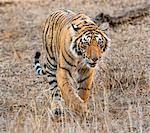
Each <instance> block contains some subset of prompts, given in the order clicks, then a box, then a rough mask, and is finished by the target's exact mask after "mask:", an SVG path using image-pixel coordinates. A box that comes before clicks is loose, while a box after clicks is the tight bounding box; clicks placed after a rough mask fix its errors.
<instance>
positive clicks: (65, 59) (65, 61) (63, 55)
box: [62, 52, 76, 67]
mask: <svg viewBox="0 0 150 133" xmlns="http://www.w3.org/2000/svg"><path fill="white" fill-rule="evenodd" d="M62 56H63V58H64V60H65V62H66V63H67V64H68V65H70V66H71V67H76V66H75V65H73V64H71V63H70V62H69V61H67V59H66V58H65V56H64V54H63V52H62Z"/></svg>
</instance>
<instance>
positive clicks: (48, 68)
mask: <svg viewBox="0 0 150 133" xmlns="http://www.w3.org/2000/svg"><path fill="white" fill-rule="evenodd" d="M40 55H41V54H40V52H36V54H35V61H34V68H35V71H36V74H37V75H46V77H47V81H48V83H49V95H50V107H51V111H52V114H53V115H54V117H59V116H61V115H63V113H64V112H63V108H62V104H63V100H62V97H61V93H60V89H59V88H58V85H57V80H56V71H57V65H56V62H55V61H53V60H49V59H48V58H47V64H45V65H44V69H43V68H42V66H41V64H40V61H39V59H40Z"/></svg>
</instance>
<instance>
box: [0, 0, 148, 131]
mask: <svg viewBox="0 0 150 133" xmlns="http://www.w3.org/2000/svg"><path fill="white" fill-rule="evenodd" d="M144 4H148V1H147V0H115V1H112V0H93V1H91V0H80V1H75V0H47V1H46V0H26V1H21V0H20V1H19V0H3V1H2V0H1V1H0V132H1V133H3V132H11V133H12V132H18V133H21V132H36V133H41V132H43V133H47V132H55V133H56V132H71V133H72V132H81V133H82V132H83V133H91V132H100V133H106V132H108V133H128V132H139V133H148V132H150V38H149V37H150V17H149V16H147V17H145V18H143V19H141V21H137V22H136V23H134V25H133V24H132V23H130V24H124V25H120V26H119V27H117V28H114V29H110V38H111V40H112V43H111V49H110V51H108V52H107V53H106V55H105V56H104V59H103V62H99V67H98V68H97V72H96V75H95V81H94V84H93V88H92V92H91V99H90V102H89V110H90V112H89V114H88V115H87V116H86V117H85V118H84V119H82V120H81V118H80V117H78V116H76V115H75V114H74V113H73V112H70V111H68V113H67V116H69V118H67V116H66V118H64V119H63V121H62V122H59V123H58V122H55V121H52V119H51V111H50V109H49V106H48V105H49V104H48V95H47V92H48V84H46V82H45V80H44V79H43V78H42V77H37V76H36V75H35V73H34V70H33V57H34V54H35V51H37V50H42V25H43V22H44V21H45V19H46V18H47V16H48V15H49V14H50V13H51V12H52V11H54V10H57V9H60V8H63V9H70V10H73V11H75V12H84V13H85V14H87V15H89V16H90V17H92V18H93V17H95V16H96V15H97V14H98V13H100V12H104V13H106V14H110V15H113V16H115V15H116V16H118V15H119V14H122V13H123V12H125V11H128V10H130V9H133V8H135V7H137V6H142V5H144ZM68 114H69V115H68Z"/></svg>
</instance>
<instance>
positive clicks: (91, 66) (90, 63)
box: [85, 59, 97, 68]
mask: <svg viewBox="0 0 150 133" xmlns="http://www.w3.org/2000/svg"><path fill="white" fill-rule="evenodd" d="M85 64H86V65H87V66H88V67H90V68H94V67H95V66H96V64H97V62H91V61H89V59H86V60H85Z"/></svg>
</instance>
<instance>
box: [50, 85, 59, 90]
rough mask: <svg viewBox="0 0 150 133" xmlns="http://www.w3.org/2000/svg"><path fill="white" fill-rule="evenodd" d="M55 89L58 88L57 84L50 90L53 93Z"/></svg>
mask: <svg viewBox="0 0 150 133" xmlns="http://www.w3.org/2000/svg"><path fill="white" fill-rule="evenodd" d="M56 87H58V86H57V84H56V85H55V86H54V87H53V88H51V89H50V90H51V91H53V90H54V89H55V88H56Z"/></svg>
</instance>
